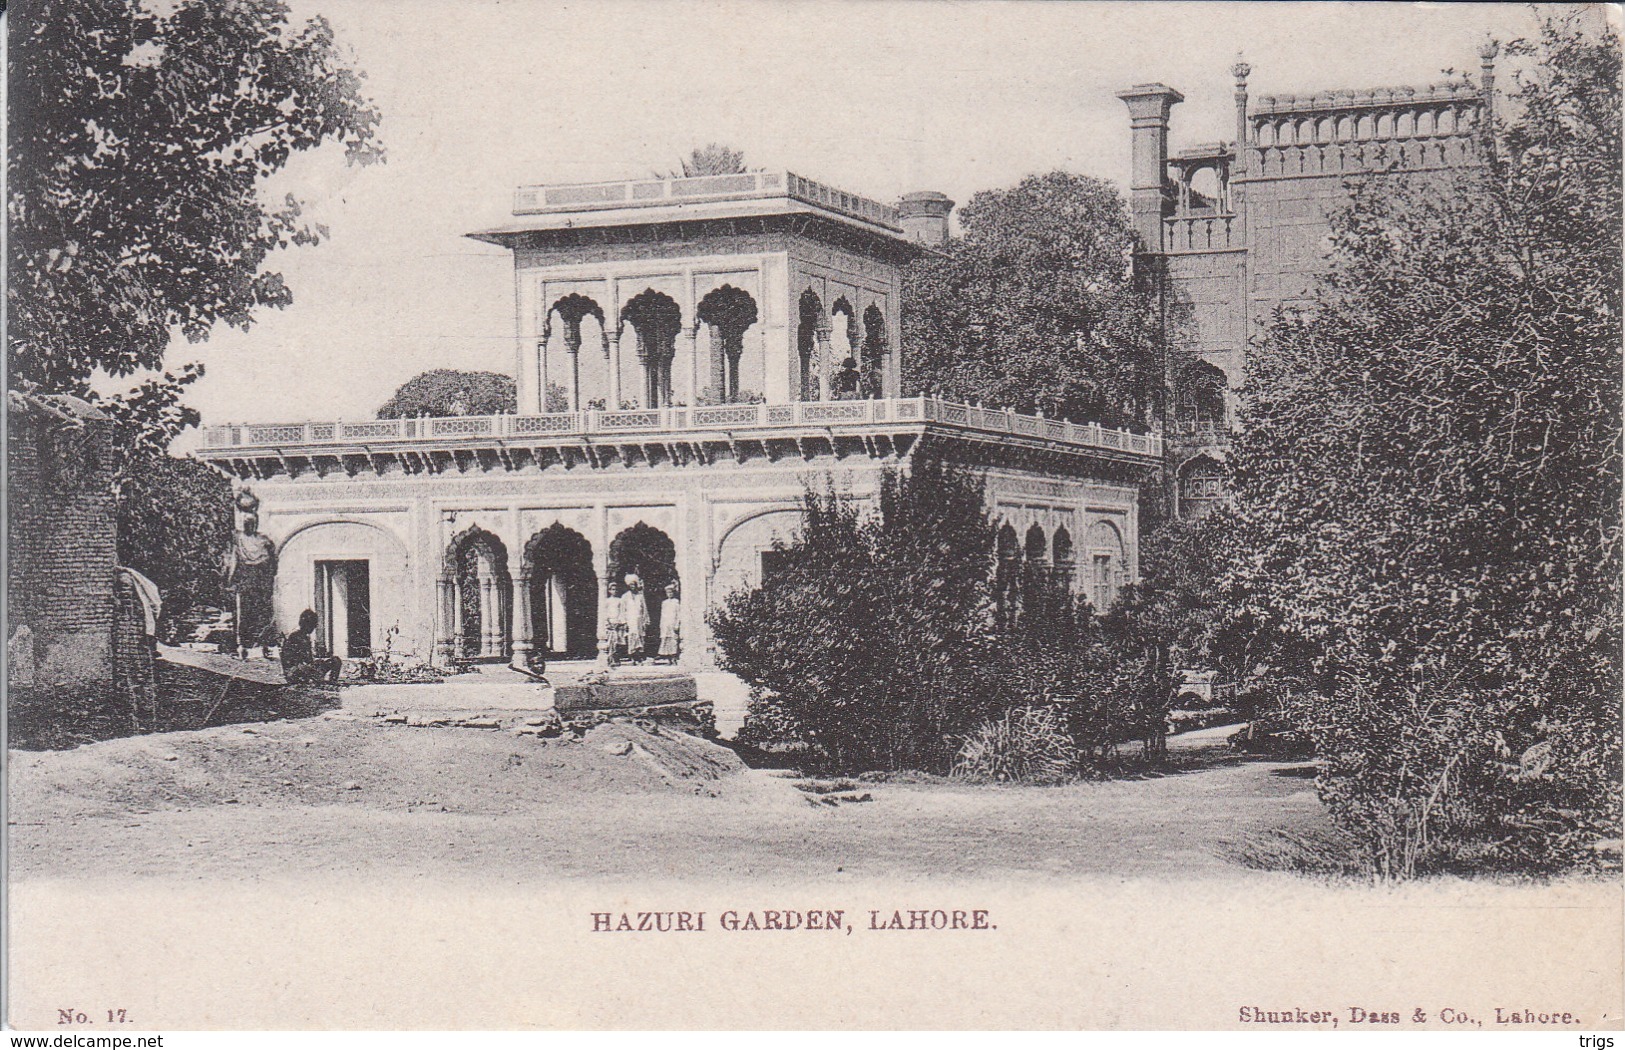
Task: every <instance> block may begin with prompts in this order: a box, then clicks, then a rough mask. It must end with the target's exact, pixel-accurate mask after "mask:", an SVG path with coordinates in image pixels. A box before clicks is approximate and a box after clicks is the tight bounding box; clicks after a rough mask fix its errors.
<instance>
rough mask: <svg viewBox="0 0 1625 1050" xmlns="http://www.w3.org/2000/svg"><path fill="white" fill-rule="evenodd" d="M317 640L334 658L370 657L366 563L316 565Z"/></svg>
mask: <svg viewBox="0 0 1625 1050" xmlns="http://www.w3.org/2000/svg"><path fill="white" fill-rule="evenodd" d="M315 606H316V617H317V620H318V623H317V626H316V637H317V641H318V642H320V643H321V644H322V647H324V648H325V649H326V651H327V652H328V653H330V654H332V655H333V656H338V657H342V658H345V659H355V658H357V657H362V656H371V655H372V574H371V567H370V566H369V565H368V564H367V562H366V561H365V560H356V559H347V560H344V561H318V562H317V563H316V602H315Z"/></svg>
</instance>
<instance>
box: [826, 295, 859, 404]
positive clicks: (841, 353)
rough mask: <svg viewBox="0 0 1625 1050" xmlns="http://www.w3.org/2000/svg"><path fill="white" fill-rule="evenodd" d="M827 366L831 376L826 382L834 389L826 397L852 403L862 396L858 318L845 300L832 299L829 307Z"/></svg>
mask: <svg viewBox="0 0 1625 1050" xmlns="http://www.w3.org/2000/svg"><path fill="white" fill-rule="evenodd" d="M829 321H830V345H829V358H830V363H831V364H833V365H834V366H835V374H834V376H833V377H832V379H831V381H830V385H831V386H832V387H833V388H834V389H833V390H831V391H830V397H831V398H832V399H833V400H836V401H852V400H856V399H857V398H858V397H860V396H862V395H861V394H860V393H859V391H860V390H861V388H862V373H860V372H859V370H858V354H859V352H860V351H859V344H858V319H857V315H856V314H854V313H853V311H852V304H851V303H849V302H847V300H846V297H845V296H842V297H841V298H839V299H837V300H835V305H834V306H831V307H830V308H829Z"/></svg>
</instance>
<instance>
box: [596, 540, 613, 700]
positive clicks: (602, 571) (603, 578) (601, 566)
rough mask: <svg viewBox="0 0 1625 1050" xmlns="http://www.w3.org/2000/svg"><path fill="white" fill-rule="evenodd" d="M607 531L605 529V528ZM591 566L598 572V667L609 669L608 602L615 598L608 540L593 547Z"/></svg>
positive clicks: (601, 669) (603, 669)
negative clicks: (610, 576)
mask: <svg viewBox="0 0 1625 1050" xmlns="http://www.w3.org/2000/svg"><path fill="white" fill-rule="evenodd" d="M605 531H607V530H605ZM592 568H593V571H594V572H596V573H597V574H598V590H599V594H600V597H599V599H598V669H599V670H600V671H607V670H608V669H609V603H610V602H612V601H614V600H615V599H614V598H613V597H612V595H613V594H614V590H615V589H614V587H613V586H611V581H610V578H609V542H608V540H605V541H604V542H602V543H599V544H597V545H595V546H594V547H593V552H592Z"/></svg>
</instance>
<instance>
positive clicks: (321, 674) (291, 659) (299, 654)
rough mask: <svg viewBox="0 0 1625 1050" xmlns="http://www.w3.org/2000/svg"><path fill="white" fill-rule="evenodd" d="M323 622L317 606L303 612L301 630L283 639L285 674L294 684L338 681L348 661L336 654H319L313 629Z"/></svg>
mask: <svg viewBox="0 0 1625 1050" xmlns="http://www.w3.org/2000/svg"><path fill="white" fill-rule="evenodd" d="M318 622H319V620H318V619H317V616H316V611H315V610H314V609H306V610H305V611H304V612H302V613H300V614H299V629H298V630H297V631H295V632H293V633H292V634H290V635H288V637H286V638H284V639H283V640H282V677H283V678H286V679H287V680H288V681H289V682H290V683H298V682H336V681H338V680H339V672H340V671H341V670H343V669H344V661H343V660H340V659H339V658H338V657H336V656H322V657H318V656H317V655H316V650H315V646H314V645H313V644H312V642H311V640H310V632H312V631H314V630H315V629H316V624H317V623H318Z"/></svg>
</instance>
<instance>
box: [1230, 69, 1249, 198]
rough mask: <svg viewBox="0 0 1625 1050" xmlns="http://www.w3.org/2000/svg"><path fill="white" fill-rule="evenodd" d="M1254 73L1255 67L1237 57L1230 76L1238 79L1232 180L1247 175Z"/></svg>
mask: <svg viewBox="0 0 1625 1050" xmlns="http://www.w3.org/2000/svg"><path fill="white" fill-rule="evenodd" d="M1252 71H1253V67H1252V66H1249V65H1248V64H1247V63H1245V62H1243V61H1242V60H1241V58H1240V56H1237V58H1236V64H1235V65H1233V66H1231V67H1230V75H1231V76H1233V77H1235V78H1236V95H1235V97H1236V159H1235V161H1234V166H1233V168H1232V170H1231V172H1230V176H1231V178H1240V177H1241V176H1243V175H1246V174H1247V77H1248V75H1249V74H1250V73H1252Z"/></svg>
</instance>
